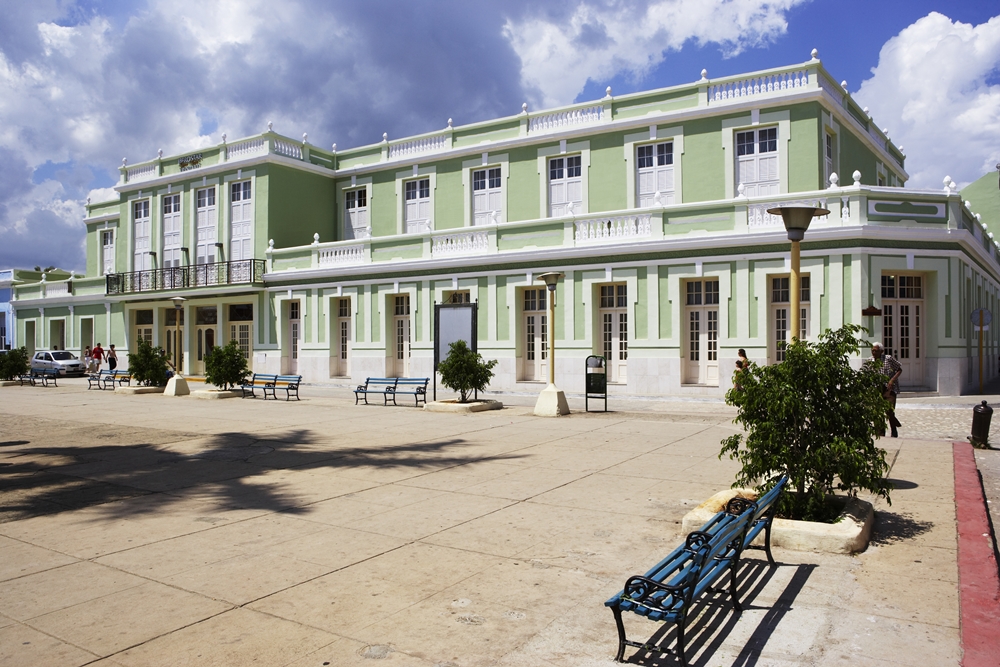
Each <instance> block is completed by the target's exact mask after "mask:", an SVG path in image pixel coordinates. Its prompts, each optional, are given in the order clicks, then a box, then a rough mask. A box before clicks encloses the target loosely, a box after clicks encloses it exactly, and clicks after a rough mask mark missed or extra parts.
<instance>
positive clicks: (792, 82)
mask: <svg viewBox="0 0 1000 667" xmlns="http://www.w3.org/2000/svg"><path fill="white" fill-rule="evenodd" d="M808 84H809V72H808V71H806V70H797V71H794V72H783V73H781V74H769V75H767V76H755V77H751V78H749V79H740V80H739V81H727V82H725V83H719V84H716V85H714V86H709V87H708V102H709V104H711V103H712V102H722V101H724V100H733V99H738V98H742V97H751V96H754V95H762V94H766V93H771V92H777V91H782V90H794V89H796V88H805V87H806V86H807V85H808Z"/></svg>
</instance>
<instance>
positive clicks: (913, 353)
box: [881, 274, 926, 387]
mask: <svg viewBox="0 0 1000 667" xmlns="http://www.w3.org/2000/svg"><path fill="white" fill-rule="evenodd" d="M923 283H924V281H923V276H918V275H898V274H897V275H893V274H884V275H883V276H882V285H881V287H882V345H883V346H884V347H885V351H886V352H887V353H889V354H891V355H892V356H894V357H895V358H896V360H897V361H899V363H900V365H902V367H903V374H902V375H901V376H900V378H899V383H900V386H907V387H922V386H924V363H923V357H924V355H923V338H924V337H925V335H926V334H925V333H924V326H925V323H924V317H923V315H924V312H925V310H924V284H923Z"/></svg>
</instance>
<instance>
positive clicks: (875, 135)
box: [868, 123, 885, 150]
mask: <svg viewBox="0 0 1000 667" xmlns="http://www.w3.org/2000/svg"><path fill="white" fill-rule="evenodd" d="M868 134H870V135H871V138H872V139H874V140H875V143H876V144H878V145H879V147H880V148H881V149H882V150H885V137H883V136H882V133H881V132H879V131H878V129H877V128H876V127H875V125H873V124H872V123H869V124H868Z"/></svg>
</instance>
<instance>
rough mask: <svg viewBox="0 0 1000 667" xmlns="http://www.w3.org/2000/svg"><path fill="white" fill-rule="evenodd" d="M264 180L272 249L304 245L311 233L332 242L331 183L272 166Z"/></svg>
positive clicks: (309, 174) (311, 239)
mask: <svg viewBox="0 0 1000 667" xmlns="http://www.w3.org/2000/svg"><path fill="white" fill-rule="evenodd" d="M258 180H260V179H258ZM266 180H267V184H266V187H267V190H266V193H265V196H266V197H267V211H268V214H267V229H268V232H269V237H270V238H273V239H274V245H275V247H277V248H283V247H288V246H301V245H308V244H310V243H312V242H313V234H315V233H319V235H320V240H321V241H332V240H333V239H334V238H335V237H334V230H333V220H332V216H331V215H330V211H332V210H333V209H334V208H335V207H336V202H335V195H334V187H333V181H332V180H330V179H329V178H326V177H324V176H320V175H318V174H312V173H308V172H302V171H298V170H295V169H290V168H288V167H280V166H276V165H271V166H270V167H269V168H268V174H267V176H266ZM187 208H188V207H185V209H184V210H187ZM258 236H260V235H258ZM264 243H265V244H266V243H267V241H266V240H265V241H264Z"/></svg>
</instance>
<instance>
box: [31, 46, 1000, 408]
mask: <svg viewBox="0 0 1000 667" xmlns="http://www.w3.org/2000/svg"><path fill="white" fill-rule="evenodd" d="M903 165H904V157H903V155H902V153H901V152H900V151H899V149H898V148H896V147H895V146H894V145H893V144H892V143H891V142H890V141H889V140H888V138H887V137H886V136H885V135H884V134H883V133H882V132H881V131H880V130H878V128H877V127H876V126H875V124H874V122H873V121H872V120H871V119H869V118H868V117H867V116H866V114H865V112H864V111H863V110H862V109H860V108H859V107H858V105H857V104H856V103H855V102H854V101H853V100H852V99H851V98H850V96H849V95H847V94H846V92H845V91H844V90H843V89H842V88H841V87H840V86H839V85H837V84H836V83H835V81H834V79H833V78H832V77H830V76H829V75H828V74H827V73H826V71H825V70H824V69H823V67H822V65H821V63H820V62H819V61H818V60H816V59H813V60H811V61H808V62H806V63H803V64H800V65H795V66H791V67H784V68H778V69H775V70H769V71H767V72H757V73H753V74H748V75H743V76H737V77H730V78H727V79H720V80H709V79H703V80H702V81H698V82H695V83H694V84H690V85H685V86H677V87H674V88H670V89H664V90H658V91H650V92H646V93H638V94H632V95H626V96H620V97H613V96H611V95H610V94H609V95H608V96H606V97H605V98H603V99H601V100H597V101H595V102H590V103H584V104H576V105H573V106H571V107H566V108H563V109H557V110H544V111H539V112H533V111H528V110H527V109H524V110H522V112H521V113H520V114H517V115H515V116H512V117H508V118H501V119H497V120H495V121H488V122H483V123H477V124H474V125H469V126H462V127H451V125H450V124H449V127H448V128H446V129H444V130H442V131H439V132H432V133H428V134H425V135H420V136H416V137H407V138H404V139H400V140H392V141H389V140H388V138H386V139H385V140H383V141H382V142H381V143H378V144H374V145H371V146H362V147H359V148H352V149H349V150H341V151H336V150H335V147H334V150H330V151H326V150H322V149H319V148H317V147H315V146H312V145H310V144H309V143H308V142H307V141H295V140H292V139H289V138H287V137H282V136H280V135H277V134H275V133H273V132H271V131H270V130H269V131H268V132H266V133H264V134H262V135H258V136H256V137H251V138H249V139H242V140H239V141H237V142H233V143H223V144H221V145H219V146H215V147H212V148H206V149H203V150H201V151H200V153H198V154H195V155H190V154H189V155H181V156H175V157H170V158H163V157H160V158H157V159H156V160H153V161H151V162H146V163H140V164H138V165H123V166H122V169H121V174H122V178H121V182H120V183H119V185H118V186H117V188H116V189H117V190H118V192H119V200H118V201H113V202H106V203H97V204H91V205H90V206H89V207H88V218H87V219H86V221H85V224H86V225H87V230H88V234H87V277H86V278H82V279H79V278H78V279H74V280H72V281H64V282H60V283H58V286H57V283H51V282H50V283H47V284H42V283H37V284H25V285H20V286H18V287H17V288H16V296H17V301H16V307H17V311H18V315H17V320H18V327H19V329H18V331H19V332H20V333H22V334H25V333H26V334H27V335H28V336H29V338H31V339H32V340H33V341H34V343H35V347H37V348H39V349H41V348H45V347H50V346H52V345H53V344H58V343H62V344H63V345H64V346H65V347H67V348H68V349H81V348H82V347H84V346H85V345H87V344H90V343H93V342H98V341H100V342H103V343H104V344H105V347H106V346H107V344H108V342H109V341H110V342H115V343H116V344H117V345H118V346H119V347H121V348H124V349H127V348H128V347H129V346H130V345H132V344H134V340H135V339H136V337H138V336H144V337H148V338H149V339H150V340H152V342H153V343H154V344H157V345H163V346H164V347H169V346H171V345H173V344H174V343H173V338H172V336H173V335H174V333H173V332H174V331H176V330H177V326H176V320H174V319H171V318H172V317H173V315H172V311H173V304H172V303H171V301H170V299H171V297H174V296H181V297H184V298H185V299H186V301H185V302H184V305H183V311H184V315H183V326H182V328H181V349H182V350H183V351H184V353H185V359H184V370H185V372H188V373H195V374H196V373H199V372H201V371H202V370H203V361H202V360H203V356H204V353H205V351H207V348H208V347H209V346H210V345H211V344H224V343H225V342H226V341H228V340H229V339H230V338H236V339H238V340H239V342H240V344H241V346H243V347H244V349H245V351H246V352H247V354H248V355H249V356H250V358H251V361H252V364H253V366H254V368H255V369H256V370H258V371H260V372H296V373H299V374H302V375H303V376H304V378H305V381H307V382H324V383H343V384H345V385H346V384H349V383H356V382H358V381H363V380H364V378H365V377H369V376H385V375H389V376H392V375H407V376H429V375H430V374H431V373H432V366H433V361H432V359H433V351H432V350H433V346H432V337H433V321H434V317H433V315H434V305H435V304H439V303H442V302H445V301H448V300H451V299H456V298H457V299H461V300H466V299H468V300H469V301H470V302H476V303H478V312H479V318H478V327H479V330H478V332H477V335H478V344H479V350H480V352H481V353H482V354H483V355H484V356H486V357H491V358H495V359H498V360H499V361H500V363H499V365H498V366H497V371H498V373H497V377H496V378H495V380H494V383H493V388H495V389H498V390H514V391H518V390H526V391H534V390H535V388H536V387H537V386H538V383H540V382H542V381H543V380H544V378H545V374H546V372H547V370H546V369H547V363H548V359H547V356H546V354H545V351H544V344H543V343H544V341H545V340H547V339H546V336H548V335H549V331H550V329H552V328H553V327H550V326H549V324H550V323H549V322H548V321H547V315H546V313H545V311H544V308H541V307H539V303H540V302H539V300H538V299H539V298H540V297H539V296H538V294H537V292H536V290H538V289H540V287H541V283H540V282H538V281H537V276H538V275H539V274H540V273H542V272H544V271H553V270H554V271H560V272H562V273H564V277H563V278H562V279H561V281H560V283H559V286H558V289H557V294H556V299H557V311H556V317H555V321H554V322H553V323H552V324H554V334H555V342H556V348H557V355H556V357H557V360H558V361H557V363H556V375H557V383H558V384H559V385H560V386H561V387H563V388H564V389H565V390H566V391H568V392H570V393H580V392H582V390H583V375H584V360H585V358H586V357H587V356H588V355H591V354H599V355H604V356H606V357H608V362H609V363H608V367H609V369H608V370H609V373H610V374H611V378H610V379H611V382H612V384H611V390H612V392H613V393H625V394H632V395H650V396H660V395H681V396H684V395H690V396H698V395H721V394H722V393H723V392H724V391H725V390H726V389H727V388H728V387H729V386H731V374H732V370H733V360H734V359H735V358H736V351H737V350H738V349H739V348H744V349H745V350H746V351H747V353H748V355H749V356H750V358H751V359H754V360H756V361H758V362H760V363H773V362H776V361H779V360H780V358H781V355H782V341H783V340H784V339H785V337H787V326H788V319H789V316H790V314H789V312H788V306H787V301H788V298H787V285H786V286H785V287H784V291H782V280H786V279H787V276H788V273H789V265H788V242H787V240H786V237H785V232H784V229H783V227H782V225H781V222H780V218H777V217H774V216H770V215H768V214H767V213H766V210H767V209H768V208H772V207H774V206H779V205H782V204H786V205H787V204H808V205H818V206H822V207H825V208H826V209H828V210H829V211H830V213H829V215H828V216H825V217H823V218H818V219H816V220H815V221H814V222H813V224H812V226H811V227H810V229H809V231H808V233H807V235H806V238H805V241H804V242H803V245H802V271H803V276H805V277H807V278H808V288H807V290H806V292H804V293H803V304H804V313H802V315H803V318H802V321H803V323H804V325H805V329H804V330H805V336H806V337H807V338H811V339H814V338H815V337H816V336H817V335H818V334H819V333H820V332H822V331H824V330H826V329H828V328H836V327H839V326H840V325H842V324H844V323H847V322H852V323H858V324H862V325H864V326H866V327H868V328H869V330H870V332H871V335H872V337H873V339H882V338H885V342H886V344H887V346H888V347H890V349H892V350H894V351H895V352H896V354H897V356H899V357H901V361H903V362H905V363H904V377H903V380H902V382H903V385H904V387H910V388H913V389H927V390H936V391H940V392H942V393H960V392H962V391H966V390H968V389H970V388H972V387H973V386H974V385H976V384H977V383H978V378H979V375H978V340H977V339H976V335H977V334H976V332H975V331H974V330H973V327H972V326H971V324H970V320H969V315H970V313H971V311H972V310H973V309H975V308H979V307H986V308H990V309H991V310H993V311H994V312H995V307H996V299H997V292H998V289H997V288H998V284H1000V265H998V262H997V257H998V247H997V245H996V244H995V243H994V242H993V240H992V237H990V236H989V235H988V233H987V232H988V230H987V229H986V227H985V226H984V225H983V222H982V221H981V220H978V219H977V218H976V217H975V215H974V214H973V212H972V210H971V209H970V208H968V207H967V206H966V205H965V204H964V203H963V201H962V198H961V197H960V196H959V194H958V193H957V192H955V190H954V188H953V187H952V188H947V187H944V188H942V189H940V190H937V191H922V190H911V189H906V188H904V187H903V184H904V183H905V181H906V179H907V175H906V172H905V169H904V166H903ZM182 168H183V169H182ZM244 184H248V185H244ZM209 191H211V192H212V195H211V197H210V196H209V195H206V194H205V193H207V192H209ZM248 193H249V194H248ZM176 195H180V198H179V200H175V199H170V198H171V197H175V196H176ZM242 197H249V199H248V200H247V199H241V198H242ZM210 198H214V199H212V201H213V202H214V204H212V205H208V204H206V203H205V202H208V201H209V199H210ZM172 201H179V202H180V204H179V209H180V210H179V211H173V212H171V211H168V209H170V207H171V204H169V202H172ZM248 201H249V202H250V203H247V202H248ZM144 202H148V210H149V214H148V217H147V216H146V214H145V211H146V206H147V205H146V204H145V203H144ZM171 215H173V216H174V217H169V216H171ZM171 234H173V236H170V235H171ZM168 237H169V238H168ZM240 244H243V245H240ZM178 247H179V248H180V250H181V251H183V252H182V253H181V259H180V260H179V263H178V264H177V265H176V266H170V265H168V264H166V263H165V262H166V260H165V259H164V258H166V257H169V256H174V257H176V256H178V254H177V248H178ZM247 248H250V250H249V251H248V250H247ZM171 249H172V250H171ZM171 252H173V253H174V254H173V255H171ZM208 260H211V261H208ZM105 274H107V275H105ZM67 282H68V284H67ZM866 309H867V310H866ZM53 322H63V324H53ZM21 340H24V338H23V337H22V338H21ZM55 341H58V342H55ZM983 342H984V347H985V350H986V355H985V358H986V361H987V363H986V365H985V367H984V371H983V375H984V377H985V378H987V379H989V378H991V377H993V376H994V375H995V374H996V373H997V354H998V351H1000V349H998V346H997V339H996V334H995V333H994V332H993V331H987V332H985V338H984V341H983ZM974 361H975V363H974Z"/></svg>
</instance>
